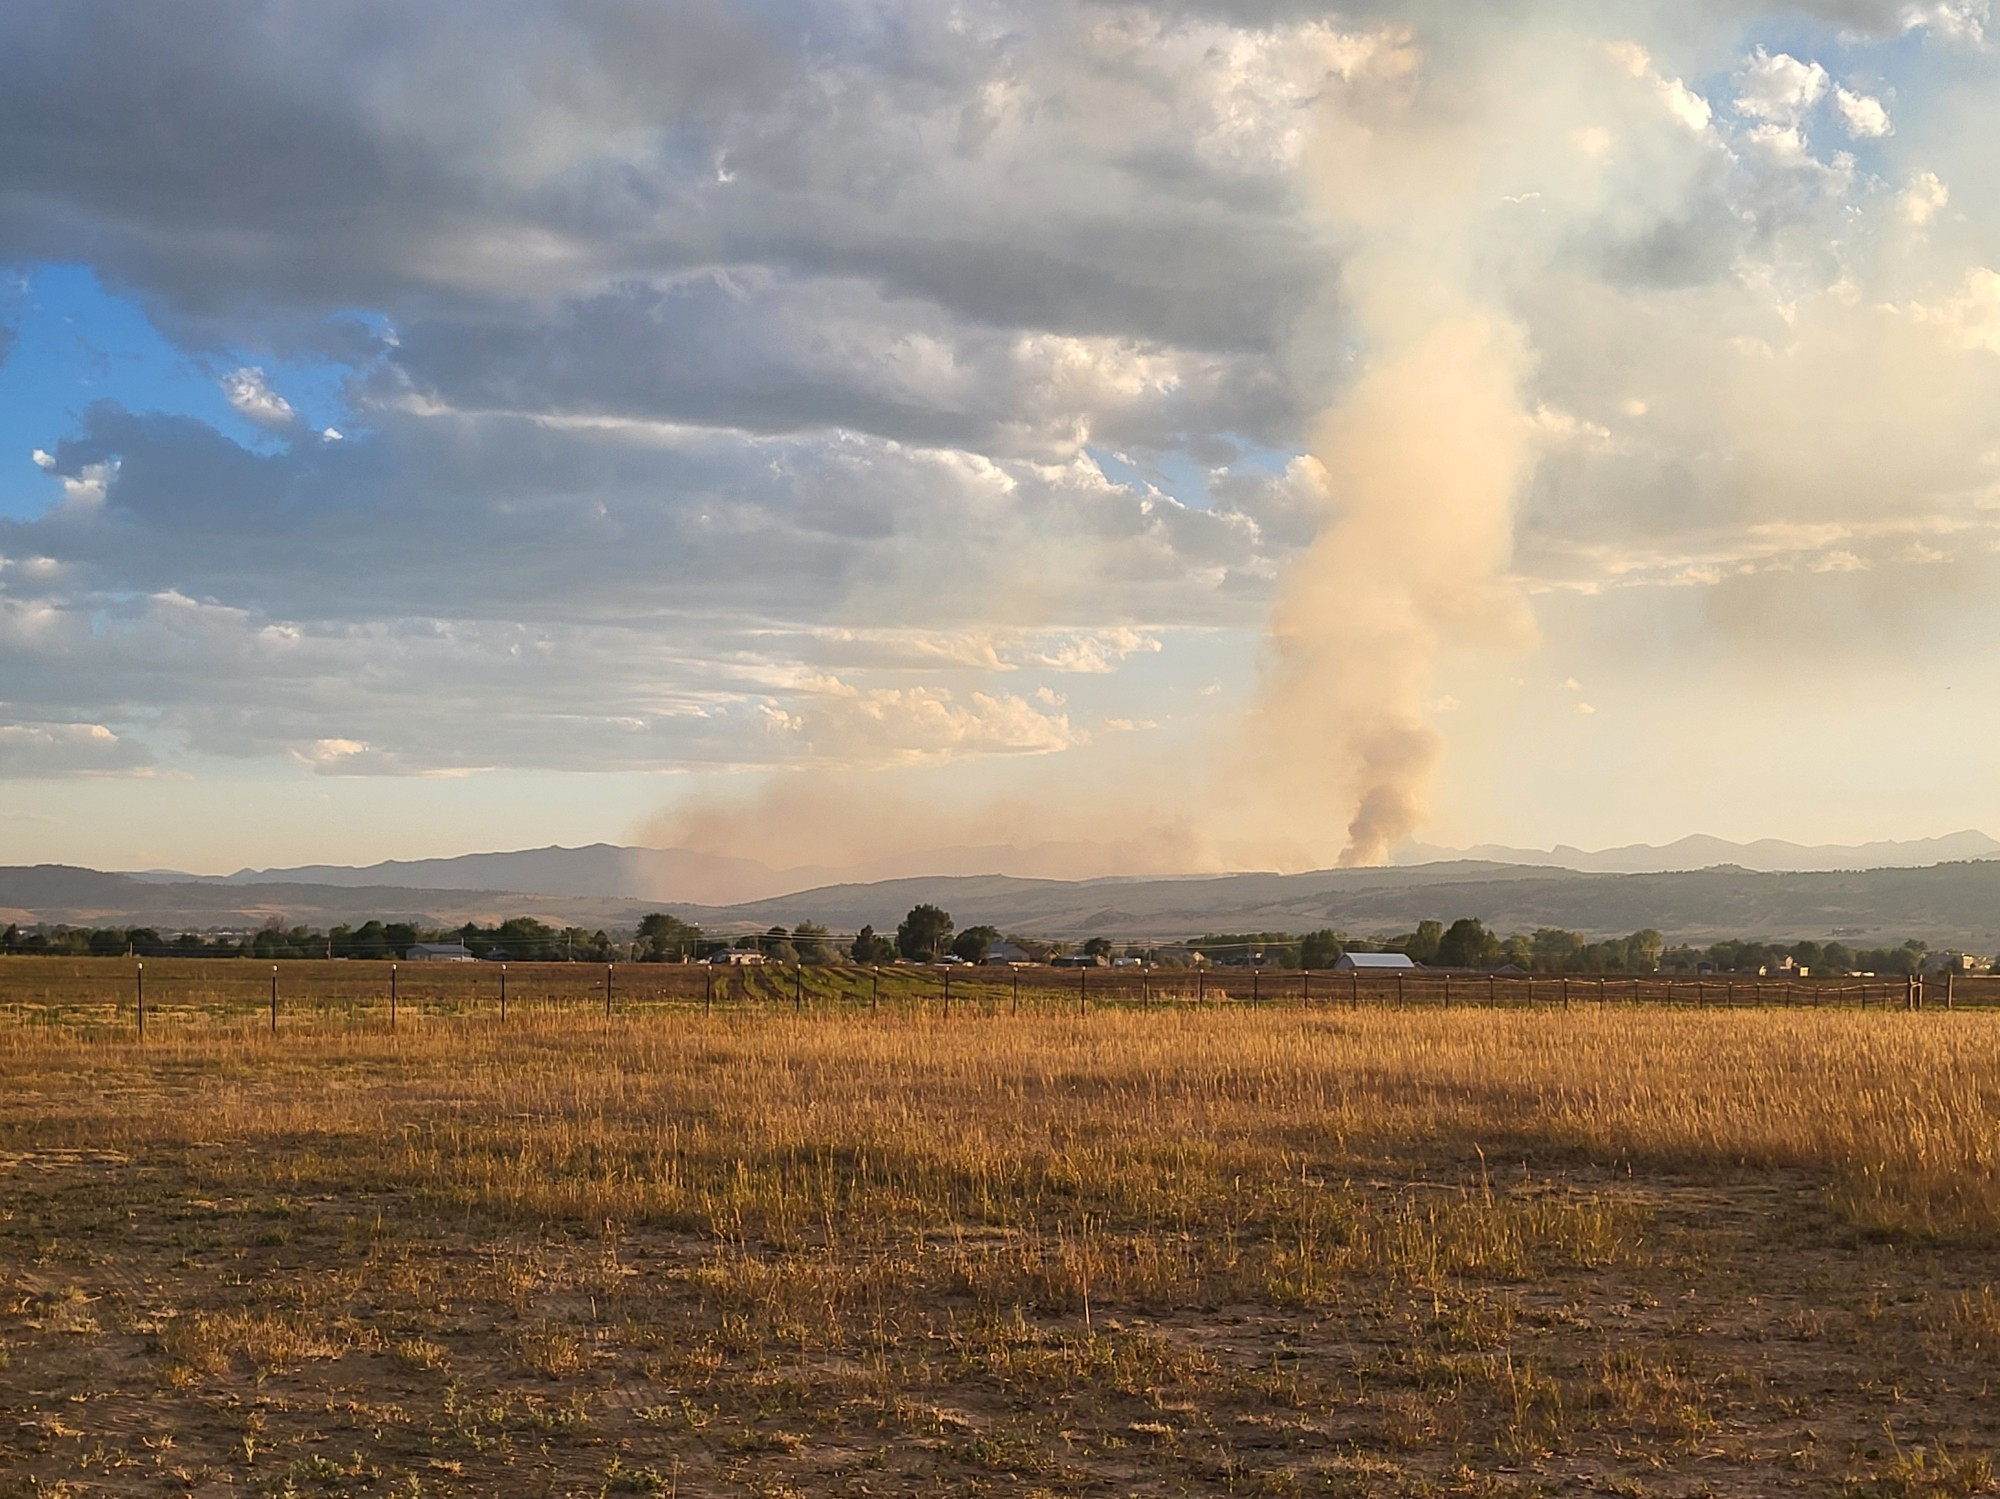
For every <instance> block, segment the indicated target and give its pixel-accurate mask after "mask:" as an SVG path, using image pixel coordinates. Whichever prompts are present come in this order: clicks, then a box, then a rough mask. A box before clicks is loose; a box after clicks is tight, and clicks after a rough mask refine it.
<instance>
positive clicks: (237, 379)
mask: <svg viewBox="0 0 2000 1499" xmlns="http://www.w3.org/2000/svg"><path fill="white" fill-rule="evenodd" d="M222 394H223V396H224V397H225V398H227V400H228V402H229V404H230V406H231V407H232V408H234V409H235V411H236V414H237V415H238V416H241V417H246V418H248V419H249V420H250V421H252V422H255V423H256V424H257V425H258V426H260V427H262V428H264V429H265V430H266V431H269V432H283V431H286V430H288V429H290V428H291V427H294V426H296V425H297V424H298V420H299V414H298V413H297V412H296V411H294V410H292V405H291V402H289V401H287V400H286V399H285V398H284V397H283V396H281V395H279V394H278V393H277V392H276V391H275V390H273V389H271V385H270V382H269V381H268V380H266V379H265V378H264V372H263V371H262V370H260V369H255V368H244V369H240V370H234V371H232V372H231V373H229V374H227V375H224V376H223V377H222Z"/></svg>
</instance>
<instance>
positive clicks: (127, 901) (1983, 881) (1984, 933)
mask: <svg viewBox="0 0 2000 1499" xmlns="http://www.w3.org/2000/svg"><path fill="white" fill-rule="evenodd" d="M922 902H928V903H931V904H934V905H939V906H942V907H944V908H945V909H946V910H947V911H949V912H951V914H952V915H953V917H955V918H956V920H957V922H958V924H959V926H961V927H967V926H972V925H976V924H987V925H991V926H994V927H998V928H999V929H1000V930H1002V931H1005V932H1021V933H1030V934H1036V935H1040V936H1046V937H1058V938H1066V939H1077V938H1082V937H1090V936H1104V937H1109V938H1112V939H1114V940H1123V939H1132V940H1145V939H1151V940H1160V939H1171V938H1181V937H1195V936H1200V935H1202V934H1204V933H1211V932H1225V931H1235V932H1246V931H1249V932H1255V931H1293V932H1304V931H1313V930H1316V929H1319V928H1324V927H1330V928H1333V929H1335V930H1338V931H1344V932H1348V933H1350V934H1353V935H1356V936H1364V937H1372V936H1384V935H1389V934H1392V933H1396V932H1405V931H1409V930H1410V929H1412V928H1413V927H1414V926H1415V925H1416V923H1417V922H1419V921H1422V920H1425V919H1427V918H1437V919H1440V920H1444V921H1450V920H1453V919H1456V918H1457V917H1460V916H1477V917H1479V918H1481V919H1482V920H1484V921H1485V922H1487V924H1488V925H1489V926H1492V927H1493V928H1495V929H1497V930H1499V931H1502V932H1515V931H1533V930H1534V929H1535V928H1537V927H1544V926H1548V927H1561V928H1564V929H1567V930H1572V931H1578V932H1583V933H1585V934H1586V935H1588V936H1592V937H1603V936H1612V935H1621V934H1624V933H1627V932H1632V931H1636V930H1639V929H1640V928H1643V927H1652V928H1655V929H1657V930H1659V931H1660V932H1663V933H1664V934H1666V936H1667V938H1668V939H1669V940H1670V941H1693V942H1712V941H1715V940H1716V939H1718V938H1721V937H1764V938H1781V939H1799V938H1806V937H1811V938H1815V939H1824V938H1829V937H1837V938H1840V939H1841V940H1843V941H1845V942H1848V943H1850V944H1853V945H1855V946H1872V945H1879V944H1883V943H1895V942H1900V941H1902V940H1903V939H1904V938H1906V937H1917V938H1921V939H1923V940H1924V941H1926V942H1928V943H1930V944H1931V945H1932V946H1934V947H1958V948H1963V949H1965V950H1967V951H1971V952H1977V953H1982V954H1991V953H1995V952H2000V859H1989V860H1974V861H1961V862H1956V863H1946V864H1938V865H1932V866H1929V867H1924V868H1917V869H1900V868H1882V869H1872V870H1863V871H1812V872H1803V873H1793V872H1780V873H1769V872H1759V871H1755V870H1750V869H1745V868H1742V867H1739V866H1731V865H1722V866H1716V867H1712V868H1708V869H1701V870H1691V871H1676V872H1669V873H1656V874H1606V873H1596V872H1578V871H1575V870H1568V869H1559V868H1552V867H1549V866H1544V865H1518V864H1498V863H1493V862H1490V861H1482V860H1472V859H1467V860H1455V861H1451V862H1447V863H1438V864H1425V865H1418V866H1413V867H1404V868H1386V869H1328V870H1319V871H1315V872H1313V873H1310V874H1292V875H1281V874H1234V875H1218V876H1211V877H1206V878H1197V879H1188V878H1178V879H1117V880H1047V879H1022V878H1019V877H1015V876H1008V875H970V876H967V875H957V876H927V877H923V878H910V879H899V880H885V881H874V882H867V883H847V884H833V885H827V886H823V887H820V888H817V889H813V890H803V891H792V892H787V893H785V894H782V895H775V896H768V897H765V898H762V899H759V900H754V901H742V902H735V903H731V904H700V903H696V902H691V901H679V900H671V899H664V900H634V899H630V898H625V897H613V896H582V895H563V894H548V893H524V892H518V891H504V890H490V889H489V890H449V889H445V890H426V889H413V888H409V887H399V886H388V885H361V884H356V885H333V884H323V883H310V882H289V883H287V882H278V883H267V882H264V881H261V880H253V881H246V882H243V883H231V882H228V881H224V880H200V881H197V880H180V881H172V880H162V879H160V878H158V877H157V876H156V877H153V878H150V879H144V880H142V879H138V878H135V877H133V876H131V875H122V874H105V873H101V872H99V871H96V870H88V869H76V868H71V867H66V866H62V865H37V866H29V867H13V868H6V867H0V922H7V921H18V922H22V923H31V922H60V923H67V924H71V925H79V926H82V925H89V926H154V927H158V928H160V929H162V930H172V931H184V930H190V929H196V930H204V929H205V930H215V929H228V930H244V929H250V928H255V927H257V926H260V925H262V924H264V923H265V922H267V921H272V920H277V921H281V922H283V923H284V924H286V925H307V926H315V927H320V928H325V927H330V926H333V925H335V924H338V923H341V922H356V921H362V920H366V919H367V918H369V917H380V918H382V919H383V920H407V921H416V922H419V923H421V924H425V925H431V926H442V927H450V926H456V925H459V924H460V923H462V922H465V921H478V922H481V923H482V924H490V923H491V922H493V921H496V920H499V919H501V918H503V917H506V916H533V917H536V918H538V919H540V920H543V921H547V922H551V923H552V924H556V925H562V926H581V927H586V928H596V927H604V928H606V929H616V928H622V929H625V930H630V929H631V928H632V927H633V926H634V925H635V924H636V923H637V921H638V919H639V917H640V916H641V915H643V914H644V913H645V912H647V911H649V910H670V911H672V912H673V913H674V914H676V915H679V916H681V917H683V918H685V919H688V920H692V921H695V922H698V923H699V924H700V925H702V926H703V927H704V928H706V929H707V930H709V931H712V932H715V933H717V934H721V935H734V934H736V933H740V932H745V931H758V930H762V929H764V928H767V927H770V926H773V925H779V924H782V925H784V926H788V927H789V926H794V925H796V924H797V923H799V922H801V921H817V922H820V923H821V924H823V925H825V926H827V927H829V928H830V929H832V930H833V931H836V932H851V931H854V930H856V929H858V928H859V927H860V926H862V925H863V924H864V923H865V924H869V925H873V926H874V927H875V928H876V929H877V930H878V931H879V930H888V929H891V928H893V926H894V924H895V923H896V921H897V920H898V919H899V918H900V917H901V916H902V915H903V914H904V913H905V912H906V911H907V910H909V908H910V907H912V906H914V905H917V904H919V903H922Z"/></svg>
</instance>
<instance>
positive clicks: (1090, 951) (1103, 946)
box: [1083, 937, 1111, 958]
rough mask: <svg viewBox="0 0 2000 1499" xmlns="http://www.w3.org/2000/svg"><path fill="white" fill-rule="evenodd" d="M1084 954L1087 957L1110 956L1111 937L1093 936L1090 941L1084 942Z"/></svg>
mask: <svg viewBox="0 0 2000 1499" xmlns="http://www.w3.org/2000/svg"><path fill="white" fill-rule="evenodd" d="M1083 955H1084V956H1085V957H1086V958H1108V957H1110V956H1111V939H1110V938H1109V937H1092V938H1091V939H1090V940H1089V941H1088V942H1086V943H1084V944H1083Z"/></svg>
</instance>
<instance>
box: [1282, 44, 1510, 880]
mask: <svg viewBox="0 0 2000 1499" xmlns="http://www.w3.org/2000/svg"><path fill="white" fill-rule="evenodd" d="M1425 102H1426V101H1425V99H1424V91H1423V82H1422V78H1421V63H1420V62H1419V61H1418V60H1417V59H1416V58H1415V56H1414V54H1413V53H1412V52H1411V51H1410V50H1409V49H1408V48H1407V46H1405V47H1403V48H1400V49H1397V50H1396V51H1395V52H1394V53H1392V54H1390V55H1389V57H1388V58H1387V59H1386V65H1385V66H1381V67H1378V69H1377V70H1376V74H1375V77H1374V78H1373V80H1372V83H1371V82H1370V81H1369V80H1362V81H1361V86H1360V87H1359V88H1357V89H1355V90H1353V91H1352V92H1351V93H1350V95H1349V96H1348V97H1347V98H1345V99H1344V101H1343V108H1341V109H1340V110H1339V111H1338V112H1336V114H1335V115H1334V117H1333V119H1332V121H1331V124H1330V127H1329V129H1328V131H1327V134H1326V137H1325V139H1324V142H1323V146H1324V149H1323V152H1322V154H1321V158H1320V164H1321V171H1320V183H1319V185H1320V187H1321V188H1322V189H1323V191H1324V194H1325V201H1326V205H1327V208H1328V210H1329V211H1330V212H1331V213H1332V214H1333V215H1334V216H1336V217H1337V219H1338V220H1339V221H1340V222H1341V223H1342V225H1343V226H1344V227H1345V228H1346V229H1347V230H1348V232H1349V233H1350V235H1351V243H1352V245H1353V249H1352V251H1351V253H1350V255H1349V256H1348V258H1347V260H1346V263H1345V265H1344V267H1343V271H1342V276H1341V293H1342V310H1343V312H1344V314H1345V317H1346V323H1345V331H1346V332H1347V333H1348V335H1349V336H1350V337H1351V338H1352V339H1353V340H1354V342H1355V343H1356V345H1357V346H1358V353H1359V358H1360V360H1361V362H1362V373H1361V374H1360V376H1359V377H1358V378H1357V379H1356V380H1355V381H1354V383H1353V384H1352V385H1350V386H1349V387H1348V389H1347V390H1346V392H1345V393H1344V394H1343V395H1342V397H1341V399H1340V400H1339V402H1338V403H1337V404H1336V405H1335V406H1334V407H1333V409H1332V410H1331V411H1329V412H1328V413H1327V415H1326V416H1325V417H1324V418H1323V419H1322V420H1321V421H1320V423H1319V424H1318V426H1317V428H1316V430H1315V432H1314V435H1313V442H1312V448H1313V452H1314V455H1315V456H1316V457H1317V458H1318V460H1319V462H1320V464H1321V465H1322V467H1323V468H1324V471H1325V475H1326V493H1327V503H1328V520H1327V522H1326V524H1325V525H1324V526H1323V527H1322V529H1321V531H1320V533H1319V535H1318V537H1317V538H1316V539H1315V541H1314V542H1313V544H1312V546H1311V547H1310V548H1309V549H1308V550H1307V552H1306V554H1305V555H1304V556H1303V557H1301V558H1300V559H1299V561H1298V562H1297V563H1296V564H1295V565H1294V566H1293V568H1292V569H1291V571H1290V572H1289V574H1288V575H1287V576H1286V578H1285V579H1284V581H1283V583H1282V586H1281V588H1280V591H1279V596H1278V600H1277V603H1276V605H1275V607H1274V609H1273V612H1272V617H1271V622H1270V627H1269V639H1268V642H1267V645H1268V650H1267V654H1266V658H1265V662H1264V672H1263V678H1262V681H1261V683H1260V695H1259V700H1258V705H1257V708H1256V710H1255V712H1253V714H1252V716H1251V723H1250V727H1251V733H1252V736H1253V740H1252V757H1253V763H1254V764H1255V767H1256V772H1255V773H1256V775H1257V785H1256V789H1255V794H1256V795H1257V796H1258V797H1259V799H1260V800H1262V801H1264V802H1265V804H1266V808H1265V809H1266V813H1267V815H1269V816H1270V817H1271V818H1272V820H1273V821H1274V822H1276V820H1277V819H1279V818H1283V819H1286V820H1288V821H1289V823H1290V826H1291V828H1292V829H1293V830H1294V833H1293V836H1294V837H1300V836H1303V837H1305V838H1307V839H1310V838H1312V837H1314V836H1316V835H1317V836H1324V833H1325V832H1327V831H1330V830H1331V828H1332V827H1334V826H1337V825H1338V824H1339V822H1340V821H1341V820H1342V819H1345V820H1346V823H1347V829H1346V832H1347V837H1346V846H1345V848H1344V849H1343V850H1342V852H1341V855H1340V862H1341V864H1343V865H1357V864H1376V863H1381V862H1383V861H1384V860H1385V859H1386V858H1387V856H1388V854H1389V851H1390V849H1391V848H1392V846H1393V845H1394V844H1395V843H1396V842H1397V841H1398V840H1399V839H1401V838H1403V837H1405V836H1407V835H1408V834H1409V833H1411V832H1412V831H1414V830H1415V829H1416V827H1417V826H1418V825H1419V824H1420V822H1421V820H1422V817H1423V812H1424V805H1425V798H1426V795H1427V792H1428V789H1429V785H1430V781H1431V777H1432V773H1433V771H1434V770H1435V768H1436V765H1437V762H1438V760H1439V758H1440V756H1441V754H1442V751H1443V739H1442V736H1441V735H1440V734H1439V732H1438V730H1437V729H1436V727H1435V726H1434V725H1433V723H1432V721H1431V717H1432V712H1433V699H1434V696H1435V692H1436V687H1435V676H1436V668H1437V665H1438V662H1439V660H1440V657H1441V655H1442V653H1443V652H1444V651H1446V650H1447V649H1449V648H1451V647H1453V646H1456V645H1459V644H1475V643H1507V644H1515V643H1519V642H1520V641H1522V640H1523V639H1525V638H1527V637H1529V636H1531V635H1532V622H1531V620H1530V618H1529V616H1528V612H1527V609H1526V604H1525V601H1524V600H1523V599H1522V598H1521V597H1520V596H1519V594H1518V592H1517V591H1516V590H1514V589H1512V588H1511V587H1510V586H1509V584H1508V583H1507V571H1508V566H1509V560H1510V555H1511V552H1512V532H1513V521H1514V507H1515V501H1516V497H1517V496H1518V494H1519V493H1520V490H1521V487H1522V485H1523V483H1524V482H1525V480H1526V478H1527V476H1528V473H1529V470H1530V468H1531V466H1532V461H1533V451H1532V428H1531V425H1530V422H1529V420H1528V417H1527V414H1526V412H1525V411H1524V410H1523V407H1522V400H1521V385H1522V380H1523V377H1524V375H1525V373H1526V370H1527V368H1528V354H1527V349H1526V344H1525V340H1524V339H1523V337H1522V335H1521V333H1520V331H1519V330H1518V328H1517V327H1516V326H1515V324H1514V323H1513V322H1512V321H1511V320H1510V319H1509V318H1508V317H1507V316H1506V315H1505V314H1504V312H1502V311H1501V310H1499V309H1498V308H1497V307H1495V306H1494V305H1492V304H1491V303H1490V302H1489V301H1487V300H1486V299H1484V298H1482V296H1481V295H1480V293H1479V285H1478V283H1479V279H1480V277H1479V271H1480V267H1479V264H1478V260H1479V251H1480V245H1481V241H1482V236H1481V234H1480V233H1479V230H1480V219H1481V218H1482V217H1483V216H1484V215H1485V214H1486V213H1488V212H1489V211H1490V207H1489V205H1490V204H1491V203H1492V202H1493V201H1494V198H1495V196H1496V195H1495V193H1494V191H1493V188H1492V186H1491V179H1490V178H1486V177H1485V176H1484V174H1483V173H1482V172H1481V171H1480V169H1479V163H1478V161H1477V158H1478V157H1479V156H1481V155H1482V154H1483V153H1482V151H1481V149H1480V147H1479V145H1478V144H1476V143H1475V142H1476V138H1477V127H1476V124H1472V123H1471V122H1469V121H1468V120H1467V118H1466V117H1467V115H1468V114H1472V113H1476V111H1469V110H1465V109H1463V108H1462V107H1461V108H1457V109H1445V110H1442V111H1432V110H1426V109H1425V107H1424V105H1425ZM1429 102H1430V103H1432V104H1435V101H1434V100H1433V101H1429ZM1459 104H1460V105H1461V106H1462V105H1463V101H1459ZM1432 112H1441V113H1444V114H1446V115H1447V116H1448V117H1449V118H1450V119H1451V121H1452V123H1448V124H1446V125H1444V126H1442V127H1438V126H1434V125H1432V124H1429V123H1427V121H1426V119H1425V118H1424V116H1425V115H1426V114H1427V113H1432ZM1468 125H1470V128H1468ZM1323 846H1324V845H1322V847H1323Z"/></svg>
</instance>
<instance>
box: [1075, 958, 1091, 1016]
mask: <svg viewBox="0 0 2000 1499" xmlns="http://www.w3.org/2000/svg"><path fill="white" fill-rule="evenodd" d="M1089 977H1090V970H1089V969H1088V968H1079V969H1077V971H1076V1013H1077V1014H1079V1015H1081V1014H1082V1013H1083V1012H1084V1009H1085V1008H1086V1005H1087V1004H1088V1001H1087V999H1086V998H1085V993H1084V989H1085V984H1084V981H1085V980H1086V979H1088V978H1089Z"/></svg>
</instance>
